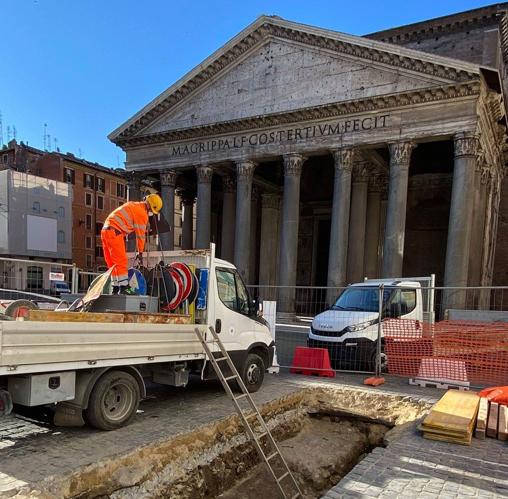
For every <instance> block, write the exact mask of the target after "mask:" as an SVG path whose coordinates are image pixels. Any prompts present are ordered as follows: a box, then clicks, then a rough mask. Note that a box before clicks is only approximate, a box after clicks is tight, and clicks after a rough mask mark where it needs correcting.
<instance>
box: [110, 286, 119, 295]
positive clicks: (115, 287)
mask: <svg viewBox="0 0 508 499" xmlns="http://www.w3.org/2000/svg"><path fill="white" fill-rule="evenodd" d="M119 293H120V286H113V287H112V288H111V294H112V295H117V294H119Z"/></svg>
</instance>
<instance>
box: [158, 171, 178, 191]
mask: <svg viewBox="0 0 508 499" xmlns="http://www.w3.org/2000/svg"><path fill="white" fill-rule="evenodd" d="M176 177H178V173H177V172H176V171H175V170H165V171H163V172H161V173H160V180H161V186H164V187H173V188H174V187H175V186H176Z"/></svg>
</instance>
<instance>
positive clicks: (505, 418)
mask: <svg viewBox="0 0 508 499" xmlns="http://www.w3.org/2000/svg"><path fill="white" fill-rule="evenodd" d="M497 429H498V432H497V438H498V439H499V440H508V407H506V406H505V405H500V406H499V418H498V428H497Z"/></svg>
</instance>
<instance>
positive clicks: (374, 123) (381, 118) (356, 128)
mask: <svg viewBox="0 0 508 499" xmlns="http://www.w3.org/2000/svg"><path fill="white" fill-rule="evenodd" d="M388 118H389V115H388V114H382V115H377V116H366V117H359V118H351V119H344V120H339V121H336V122H332V123H324V124H317V125H309V126H301V127H293V128H283V129H280V130H273V131H268V132H254V133H248V134H244V135H234V136H232V137H223V138H216V139H210V140H205V141H202V142H192V143H190V144H179V145H170V146H169V150H170V155H171V156H173V157H175V156H176V157H178V156H186V155H188V154H198V153H204V152H214V151H227V150H232V149H241V148H243V147H249V146H250V147H256V146H264V145H269V144H287V143H297V142H303V141H306V140H310V139H315V138H319V137H328V136H332V135H343V134H346V133H352V132H353V133H354V132H368V131H369V130H374V129H377V128H385V127H386V126H387V122H388Z"/></svg>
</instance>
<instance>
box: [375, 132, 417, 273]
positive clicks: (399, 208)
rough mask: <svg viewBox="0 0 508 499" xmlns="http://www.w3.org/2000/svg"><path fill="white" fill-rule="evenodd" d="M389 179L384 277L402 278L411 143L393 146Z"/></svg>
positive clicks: (412, 146) (399, 143) (398, 143)
mask: <svg viewBox="0 0 508 499" xmlns="http://www.w3.org/2000/svg"><path fill="white" fill-rule="evenodd" d="M389 147H390V180H389V186H388V208H387V210H388V212H387V214H386V226H385V238H384V247H383V271H382V275H383V277H401V276H402V263H403V260H404V236H405V230H406V205H407V185H408V179H409V163H410V160H411V152H412V150H413V148H414V144H413V143H412V142H397V143H395V144H390V146H389Z"/></svg>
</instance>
